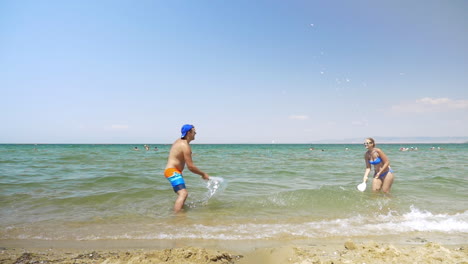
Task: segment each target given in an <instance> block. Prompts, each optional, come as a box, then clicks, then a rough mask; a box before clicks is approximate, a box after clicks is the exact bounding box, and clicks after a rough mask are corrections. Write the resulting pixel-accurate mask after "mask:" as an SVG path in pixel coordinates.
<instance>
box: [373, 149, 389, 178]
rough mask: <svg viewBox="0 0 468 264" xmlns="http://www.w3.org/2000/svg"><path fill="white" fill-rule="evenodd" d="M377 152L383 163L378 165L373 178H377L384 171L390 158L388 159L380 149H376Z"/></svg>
mask: <svg viewBox="0 0 468 264" xmlns="http://www.w3.org/2000/svg"><path fill="white" fill-rule="evenodd" d="M376 151H377V153H378V154H379V157H380V159H381V160H382V162H383V165H382V166H380V169H379V171H378V172H377V173H376V174H375V176H374V178H376V179H377V178H379V176H380V174H382V172H384V171H386V170H387V169H388V167H390V160H389V159H388V157H387V155H385V153H384V152H383V151H382V150H381V149H376Z"/></svg>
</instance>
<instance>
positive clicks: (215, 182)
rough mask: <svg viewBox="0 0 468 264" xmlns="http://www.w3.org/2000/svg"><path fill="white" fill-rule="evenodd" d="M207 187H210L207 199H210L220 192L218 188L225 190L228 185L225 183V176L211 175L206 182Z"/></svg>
mask: <svg viewBox="0 0 468 264" xmlns="http://www.w3.org/2000/svg"><path fill="white" fill-rule="evenodd" d="M206 188H207V189H208V192H207V193H206V199H207V200H209V199H210V198H211V197H213V196H214V195H215V194H216V193H217V192H218V190H224V189H225V188H226V185H225V184H224V179H223V178H221V177H210V179H209V180H208V181H207V182H206Z"/></svg>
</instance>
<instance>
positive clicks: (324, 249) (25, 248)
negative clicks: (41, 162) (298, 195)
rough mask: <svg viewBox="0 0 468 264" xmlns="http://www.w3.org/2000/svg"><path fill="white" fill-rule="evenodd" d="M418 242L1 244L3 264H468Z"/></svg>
mask: <svg viewBox="0 0 468 264" xmlns="http://www.w3.org/2000/svg"><path fill="white" fill-rule="evenodd" d="M416 239H418V238H416ZM419 239H420V240H419V242H418V241H413V242H407V243H402V241H401V240H400V241H398V240H394V241H392V239H389V238H378V237H375V238H364V237H362V238H352V239H351V238H348V239H347V238H332V239H314V240H311V239H307V240H297V241H268V240H261V241H232V240H231V241H229V240H226V241H219V240H196V239H194V240H96V241H46V240H0V252H1V254H0V263H6V264H9V263H41V261H42V263H50V262H53V263H194V264H200V263H239V264H242V263H332V262H333V263H335V264H336V263H442V262H443V263H468V244H448V245H444V244H439V243H437V242H430V241H427V240H425V239H423V238H419Z"/></svg>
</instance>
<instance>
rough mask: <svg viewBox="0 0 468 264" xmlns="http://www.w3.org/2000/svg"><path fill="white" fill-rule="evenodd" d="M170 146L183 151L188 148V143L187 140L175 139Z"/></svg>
mask: <svg viewBox="0 0 468 264" xmlns="http://www.w3.org/2000/svg"><path fill="white" fill-rule="evenodd" d="M172 148H175V149H178V150H181V151H185V150H190V145H189V144H188V142H187V140H183V139H177V140H176V141H175V142H174V143H173V144H172Z"/></svg>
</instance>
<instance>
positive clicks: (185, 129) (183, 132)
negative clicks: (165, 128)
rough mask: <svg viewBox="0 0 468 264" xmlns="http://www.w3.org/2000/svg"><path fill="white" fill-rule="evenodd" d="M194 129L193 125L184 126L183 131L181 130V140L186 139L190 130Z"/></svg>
mask: <svg viewBox="0 0 468 264" xmlns="http://www.w3.org/2000/svg"><path fill="white" fill-rule="evenodd" d="M192 128H193V125H189V124H186V125H183V126H182V129H180V132H181V133H182V135H181V136H180V138H183V137H185V136H186V135H187V132H189V131H190V129H192Z"/></svg>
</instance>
